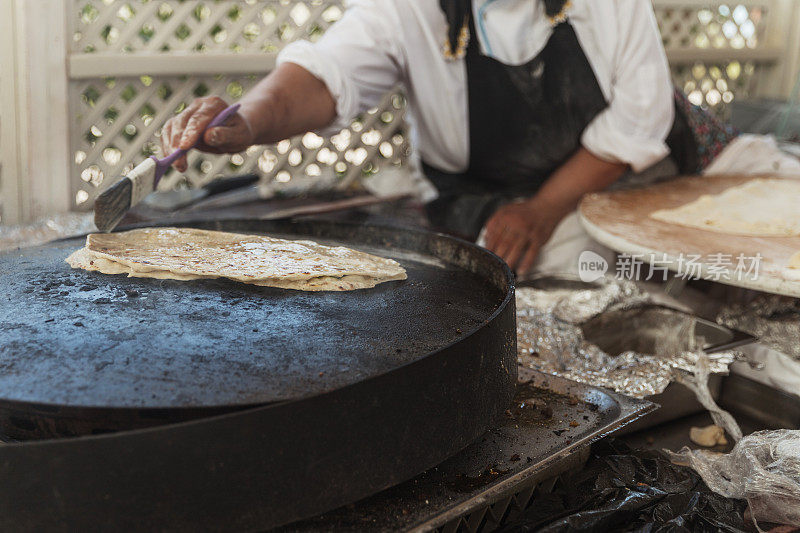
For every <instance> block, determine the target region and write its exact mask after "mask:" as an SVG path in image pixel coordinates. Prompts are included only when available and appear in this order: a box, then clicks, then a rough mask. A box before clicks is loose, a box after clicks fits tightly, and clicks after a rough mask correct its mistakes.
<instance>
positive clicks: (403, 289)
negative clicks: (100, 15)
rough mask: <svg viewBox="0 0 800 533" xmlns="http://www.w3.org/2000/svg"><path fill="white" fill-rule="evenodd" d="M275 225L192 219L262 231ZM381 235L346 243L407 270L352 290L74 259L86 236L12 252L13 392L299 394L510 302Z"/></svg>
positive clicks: (384, 364) (8, 313)
mask: <svg viewBox="0 0 800 533" xmlns="http://www.w3.org/2000/svg"><path fill="white" fill-rule="evenodd" d="M265 224H268V223H263V222H242V221H240V222H235V221H229V222H225V223H222V227H220V226H219V225H217V226H211V225H205V226H203V225H200V224H196V225H195V226H197V227H209V228H211V229H223V230H225V231H243V232H247V231H252V232H253V233H259V232H258V231H253V230H254V228H256V227H261V228H263V227H265V226H264V225H265ZM284 226H285V225H284ZM267 227H269V226H267ZM270 234H271V235H275V236H277V237H283V238H293V237H294V238H296V237H299V236H303V235H287V234H275V233H270ZM362 234H363V235H365V236H364V237H363V238H360V237H359V236H360V235H362ZM379 237H380V236H379V234H372V233H369V232H367V231H359V230H358V229H357V228H356V229H354V230H353V232H352V238H351V239H347V240H345V241H344V242H342V241H338V243H339V244H344V245H347V246H352V247H354V248H356V249H359V250H363V251H366V252H369V253H374V254H377V255H381V256H383V257H390V258H393V259H396V260H398V261H399V262H400V263H401V264H402V265H403V266H404V267H405V268H406V269H407V272H408V279H407V280H405V281H395V282H389V283H385V284H381V285H379V286H377V287H376V288H374V289H367V290H358V291H353V292H318V293H309V292H299V291H292V290H281V289H273V288H262V287H255V286H249V285H244V284H239V283H236V282H232V281H222V280H198V281H190V282H180V281H171V280H153V279H137V278H126V277H124V276H119V275H117V276H110V275H103V274H98V273H93V272H86V271H82V270H73V269H71V268H70V267H69V265H67V264H66V263H65V262H64V258H65V257H66V256H67V255H69V254H70V253H71V252H72V251H74V250H76V249H78V248H80V247H81V246H82V245H83V239H72V240H68V241H61V242H58V243H55V244H52V245H48V246H44V247H39V248H32V249H28V250H22V251H14V252H7V253H4V254H2V255H0V285H2V286H3V288H4V291H3V293H4V294H3V295H2V298H3V299H4V300H5V302H4V304H5V305H3V306H2V308H0V331H2V340H3V343H2V348H0V390H2V397H3V398H4V399H5V400H17V401H23V402H35V403H42V404H61V405H70V406H100V407H195V406H221V405H247V404H257V403H263V402H271V401H278V400H286V399H295V398H300V397H304V396H309V395H313V394H315V393H320V392H324V391H328V390H332V389H335V388H339V387H342V386H344V385H347V384H350V383H354V382H356V381H360V380H363V379H366V378H367V377H370V376H374V375H378V374H382V373H384V372H386V371H389V370H391V369H393V368H396V367H398V366H401V365H403V364H406V363H409V362H412V361H414V360H416V359H419V358H421V357H422V356H424V355H426V354H428V353H429V352H431V351H433V350H436V349H438V348H441V347H444V346H446V345H447V344H449V343H451V342H453V341H456V340H458V339H459V338H462V337H463V336H464V335H467V334H468V333H469V332H471V331H472V330H474V329H476V328H477V327H479V326H480V325H481V324H483V323H484V322H485V321H486V320H487V319H488V318H489V317H490V316H491V315H492V313H493V312H494V311H495V309H497V307H498V306H499V304H500V303H501V302H502V300H503V297H504V295H503V294H502V293H501V291H500V290H499V289H497V288H495V287H494V286H493V285H492V284H491V283H487V280H486V279H484V278H481V277H480V276H478V275H476V274H473V273H471V272H468V271H467V270H464V269H461V268H457V267H455V266H453V265H449V266H448V265H446V264H445V263H444V262H442V261H441V260H440V259H438V258H436V257H434V256H433V255H421V254H418V253H415V252H411V251H408V250H404V249H402V248H401V247H399V246H398V245H397V243H390V242H387V243H385V244H381V243H382V241H381V240H380V238H379ZM309 238H312V239H315V240H318V241H319V242H322V243H324V244H329V243H332V242H336V241H328V240H325V239H320V238H319V237H315V236H310V237H309ZM368 243H371V244H368ZM375 244H378V245H377V246H376V245H375ZM409 249H410V248H409Z"/></svg>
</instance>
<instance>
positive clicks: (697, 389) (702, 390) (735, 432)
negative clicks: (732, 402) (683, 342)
mask: <svg viewBox="0 0 800 533" xmlns="http://www.w3.org/2000/svg"><path fill="white" fill-rule="evenodd" d="M710 364H711V363H710V361H709V359H708V354H706V353H705V352H703V351H702V350H700V351H698V352H697V363H696V364H695V367H694V370H693V372H692V375H689V374H685V373H683V372H675V381H677V382H678V383H681V384H683V385H684V386H686V387H687V388H688V389H689V390H691V391H692V392H694V394H695V396H697V401H699V402H700V404H701V405H702V406H703V407H705V408H706V409H708V412H709V413H710V414H711V419H712V420H713V421H714V424H716V425H718V426H719V427H721V428H722V429H724V430H725V431H726V432H727V433H728V435H730V436H731V437H733V440H735V441H736V442H739V441H740V440H741V438H742V430H741V428H740V427H739V424H738V423H737V422H736V419H735V418H733V415H731V414H730V413H729V412H728V411H725V410H724V409H722V408H721V407H720V406H719V405H717V402H715V401H714V398H713V396H711V390H710V389H709V388H708V378H709V375H710V373H711V370H710V368H709V366H710Z"/></svg>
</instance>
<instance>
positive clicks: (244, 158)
mask: <svg viewBox="0 0 800 533" xmlns="http://www.w3.org/2000/svg"><path fill="white" fill-rule="evenodd" d="M258 79H259V76H256V75H252V76H244V77H239V78H232V77H227V76H216V77H196V76H192V77H180V78H150V77H147V76H142V77H138V78H120V79H99V80H89V81H82V82H80V83H75V84H74V87H73V90H74V91H75V92H76V93H77V94H78V95H79V103H78V104H77V110H76V123H77V129H76V134H75V135H74V139H73V146H74V147H75V150H74V154H75V161H74V164H75V167H74V169H73V172H74V174H76V175H77V176H79V181H78V182H77V188H76V191H75V196H76V198H75V201H76V205H78V206H84V205H91V200H92V199H93V198H94V196H95V195H96V193H97V191H98V187H99V186H100V185H102V184H103V183H104V180H106V179H108V178H114V177H116V176H120V175H123V174H124V173H125V172H126V171H128V170H130V168H132V165H133V164H135V163H137V162H139V161H141V160H142V159H143V158H145V157H148V156H150V155H154V154H158V153H159V145H158V142H159V139H158V137H159V134H160V128H161V126H162V125H163V124H164V122H166V120H167V119H168V118H169V117H171V116H173V115H174V114H175V113H178V112H180V111H181V110H183V109H184V107H185V106H186V104H187V103H189V102H191V100H192V99H193V98H195V97H198V96H204V95H206V94H218V95H224V96H225V97H226V98H227V99H228V100H229V101H231V102H233V101H236V100H237V99H238V98H239V97H240V96H241V95H242V94H243V93H244V92H246V91H247V89H248V88H249V87H250V86H252V85H253V84H255V83H256V82H257V81H258ZM404 109H405V105H404V101H403V99H402V98H401V97H400V96H398V95H389V96H387V97H386V99H385V100H384V102H383V104H382V106H381V107H380V108H378V109H376V110H373V111H370V112H368V113H366V114H365V115H364V116H363V117H361V118H359V119H358V120H356V121H355V122H353V124H352V125H351V126H350V127H349V128H347V129H345V130H343V131H342V132H340V133H339V134H337V135H334V136H333V137H331V138H329V139H323V138H322V137H319V136H318V135H315V134H313V133H307V134H305V135H301V136H298V137H295V138H293V139H287V140H285V141H281V142H279V143H277V144H276V145H274V146H268V147H264V146H256V147H251V148H250V149H249V150H247V151H246V152H244V153H241V154H233V155H222V156H216V155H210V154H203V153H199V152H192V153H191V154H190V155H189V170H188V171H187V172H186V173H185V174H179V173H177V172H175V171H174V170H170V171H169V172H168V174H167V176H166V177H165V178H164V180H163V181H162V184H161V187H163V188H170V187H175V186H180V185H190V186H197V185H202V184H203V183H205V182H207V181H208V180H210V179H213V178H214V177H216V176H219V175H221V174H236V173H246V172H251V171H257V172H260V173H262V174H264V175H266V176H270V177H271V178H272V179H274V180H275V181H277V182H279V183H287V182H289V181H290V180H292V179H293V178H295V177H298V176H301V175H305V176H309V177H314V176H321V175H323V174H326V173H327V174H335V175H336V176H338V177H339V178H340V181H342V180H351V179H353V178H355V177H359V176H368V175H370V174H372V173H374V172H376V171H378V169H380V167H381V166H383V165H399V164H401V163H402V161H403V160H404V158H405V157H406V156H407V155H408V150H409V147H408V143H407V141H406V136H405V132H404V130H403V128H404V122H403V115H404Z"/></svg>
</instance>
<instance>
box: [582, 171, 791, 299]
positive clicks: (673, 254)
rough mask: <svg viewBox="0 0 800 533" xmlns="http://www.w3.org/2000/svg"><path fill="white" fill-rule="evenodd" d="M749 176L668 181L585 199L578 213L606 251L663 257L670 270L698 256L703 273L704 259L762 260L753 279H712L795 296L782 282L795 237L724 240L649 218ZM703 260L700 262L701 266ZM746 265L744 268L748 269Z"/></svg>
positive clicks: (723, 236) (721, 235) (733, 237)
mask: <svg viewBox="0 0 800 533" xmlns="http://www.w3.org/2000/svg"><path fill="white" fill-rule="evenodd" d="M752 179H754V177H753V176H702V177H688V178H680V179H677V180H671V181H668V182H664V183H660V184H658V185H655V186H652V187H647V188H644V189H635V190H628V191H614V192H605V193H595V194H590V195H587V196H586V197H585V198H584V200H583V201H582V202H581V206H580V213H581V216H582V219H583V222H584V226H585V227H586V230H587V231H588V232H589V234H590V235H591V236H592V237H594V238H595V239H597V240H598V241H600V242H601V243H603V244H605V245H606V246H608V247H610V248H612V249H614V250H617V251H620V252H625V253H629V254H648V253H651V252H654V253H655V254H656V256H655V257H656V259H658V260H659V261H660V260H661V259H662V255H661V254H667V255H668V256H669V257H668V258H667V259H668V260H669V261H671V262H672V264H673V267H674V266H675V265H677V263H678V257H679V256H680V255H681V254H683V257H684V258H685V259H688V258H690V257H691V256H692V255H700V256H703V257H702V260H701V261H700V263H702V264H703V266H704V272H708V270H707V269H708V266H709V262H708V261H709V256H713V255H715V254H725V255H728V256H730V257H732V258H733V266H732V267H731V270H733V269H734V268H735V266H736V257H738V256H739V255H740V254H743V255H744V257H746V258H750V257H756V256H757V255H758V254H760V255H761V256H762V260H761V262H760V266H759V272H758V274H759V275H758V278H757V279H749V278H748V279H744V280H741V281H740V280H737V279H736V276H732V278H733V279H731V280H730V281H727V280H725V279H720V280H715V281H720V282H721V283H727V284H730V285H737V286H742V287H746V288H750V289H756V290H761V291H765V292H772V293H777V294H785V295H788V296H795V297H800V282H791V281H786V280H785V279H784V278H783V277H782V271H783V269H784V268H785V267H786V265H787V264H788V263H789V259H790V258H791V256H792V255H793V254H794V253H795V252H798V251H800V237H754V236H747V235H727V234H724V233H719V232H713V231H706V230H701V229H696V228H689V227H684V226H679V225H676V224H668V223H666V222H661V221H659V220H655V219H652V218H650V214H651V213H653V212H654V211H657V210H659V209H671V208H675V207H679V206H682V205H684V204H687V203H689V202H692V201H694V200H696V199H697V198H699V197H700V196H702V195H704V194H718V193H720V192H722V191H724V190H726V189H728V188H730V187H735V186H737V185H741V184H743V183H745V182H747V181H749V180H752ZM703 261H705V262H703ZM748 266H749V265H748Z"/></svg>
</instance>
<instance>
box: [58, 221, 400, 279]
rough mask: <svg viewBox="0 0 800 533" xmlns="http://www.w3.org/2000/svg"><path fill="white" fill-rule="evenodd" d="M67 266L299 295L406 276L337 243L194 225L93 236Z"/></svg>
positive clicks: (394, 265) (384, 262)
mask: <svg viewBox="0 0 800 533" xmlns="http://www.w3.org/2000/svg"><path fill="white" fill-rule="evenodd" d="M66 261H67V263H69V264H70V266H72V267H73V268H82V269H85V270H94V271H99V272H102V273H104V274H127V275H128V276H129V277H142V278H157V279H175V280H181V281H185V280H194V279H209V278H228V279H232V280H236V281H241V282H243V283H250V284H253V285H261V286H268V287H281V288H286V289H296V290H304V291H346V290H354V289H363V288H369V287H374V286H375V285H377V284H378V283H383V282H385V281H392V280H402V279H406V271H405V269H404V268H403V267H402V266H400V264H399V263H398V262H397V261H394V260H392V259H385V258H383V257H378V256H375V255H371V254H367V253H364V252H359V251H357V250H352V249H350V248H345V247H343V246H324V245H321V244H317V243H315V242H312V241H288V240H284V239H275V238H272V237H266V236H262V235H244V234H238V233H228V232H222V231H209V230H200V229H193V228H145V229H138V230H132V231H126V232H121V233H106V234H92V235H89V236H88V237H87V238H86V246H85V247H84V248H81V249H80V250H77V251H76V252H74V253H73V254H72V255H70V256H69V257H68V258H67V260H66Z"/></svg>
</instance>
